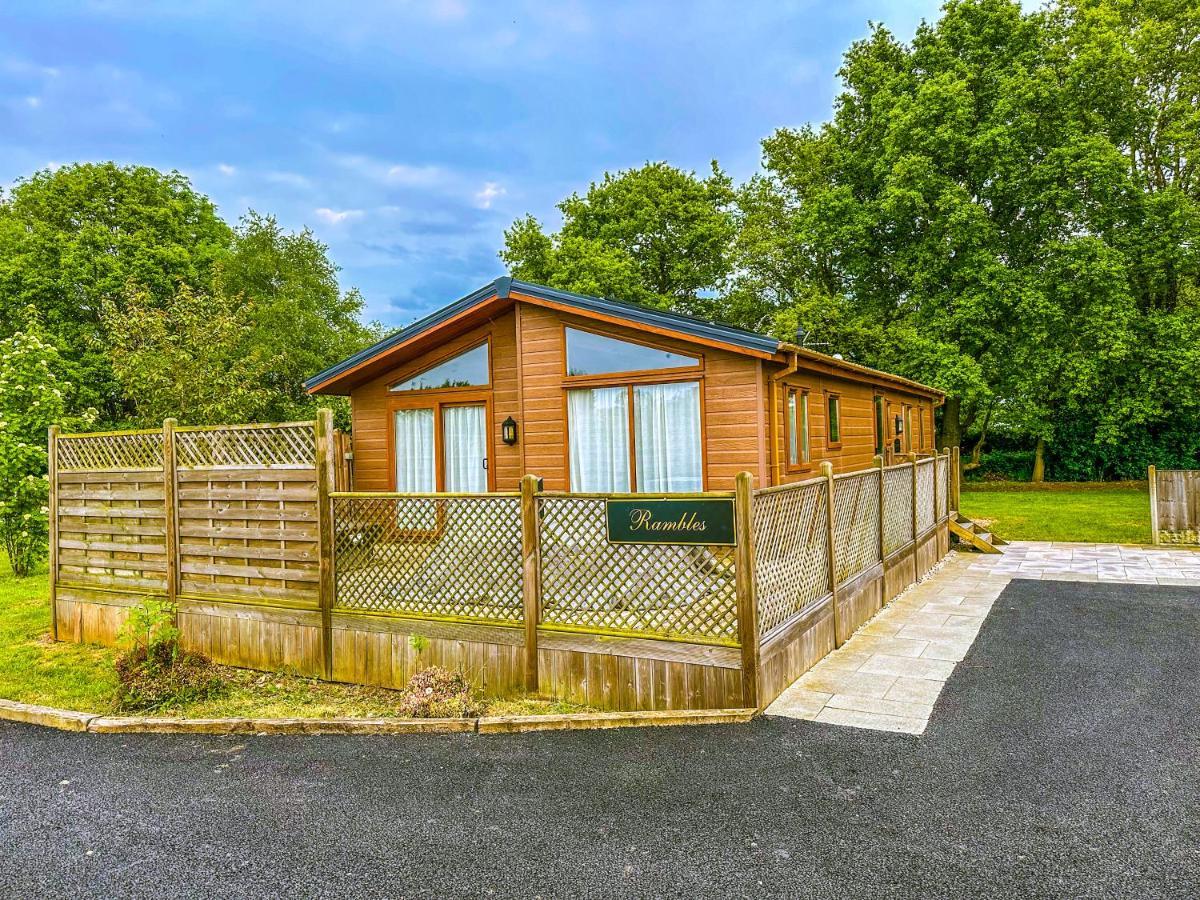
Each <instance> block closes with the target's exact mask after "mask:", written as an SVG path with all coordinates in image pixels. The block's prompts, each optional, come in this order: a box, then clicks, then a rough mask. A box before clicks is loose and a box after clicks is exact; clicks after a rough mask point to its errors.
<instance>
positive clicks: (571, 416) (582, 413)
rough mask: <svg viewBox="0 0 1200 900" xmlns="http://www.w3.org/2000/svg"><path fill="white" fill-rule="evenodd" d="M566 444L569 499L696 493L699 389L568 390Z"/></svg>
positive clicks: (679, 385) (699, 485) (694, 384)
mask: <svg viewBox="0 0 1200 900" xmlns="http://www.w3.org/2000/svg"><path fill="white" fill-rule="evenodd" d="M631 411H632V416H631ZM631 419H632V422H631ZM631 428H632V433H631ZM567 442H568V446H569V450H568V455H569V467H570V479H571V490H573V491H582V492H587V493H590V492H598V493H603V492H613V491H615V492H625V491H629V490H631V485H634V487H633V488H632V489H633V490H636V491H649V492H655V493H681V492H689V491H699V490H702V489H703V482H704V478H703V471H702V462H703V456H702V452H701V445H700V382H698V381H682V382H671V383H667V384H638V385H621V386H617V387H602V388H589V389H573V390H569V391H567Z"/></svg>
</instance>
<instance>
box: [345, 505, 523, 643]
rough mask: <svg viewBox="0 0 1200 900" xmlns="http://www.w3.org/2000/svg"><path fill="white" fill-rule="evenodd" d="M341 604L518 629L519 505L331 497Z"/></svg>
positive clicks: (519, 578)
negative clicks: (511, 625) (509, 625)
mask: <svg viewBox="0 0 1200 900" xmlns="http://www.w3.org/2000/svg"><path fill="white" fill-rule="evenodd" d="M333 519H334V547H335V556H334V559H335V569H336V578H335V584H336V588H335V590H336V594H335V597H336V601H335V602H336V605H337V606H338V607H341V608H345V609H362V610H372V611H376V612H389V613H401V614H406V615H418V616H443V617H445V616H451V617H456V618H470V619H486V620H488V621H498V622H520V621H521V620H522V618H523V599H522V593H521V577H522V561H521V501H520V498H519V497H510V496H485V495H480V496H473V497H437V498H435V497H335V498H333Z"/></svg>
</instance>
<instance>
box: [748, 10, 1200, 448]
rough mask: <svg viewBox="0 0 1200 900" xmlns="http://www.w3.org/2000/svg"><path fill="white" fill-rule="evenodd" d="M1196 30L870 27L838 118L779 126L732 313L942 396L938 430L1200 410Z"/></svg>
mask: <svg viewBox="0 0 1200 900" xmlns="http://www.w3.org/2000/svg"><path fill="white" fill-rule="evenodd" d="M1198 37H1200V13H1197V10H1196V8H1195V6H1194V4H1191V5H1189V4H1187V3H1183V2H1179V0H1158V2H1151V3H1142V4H1133V3H1129V2H1126V0H1078V2H1074V3H1067V4H1063V5H1061V6H1057V7H1052V8H1050V9H1048V10H1044V11H1042V10H1039V11H1034V12H1030V13H1025V12H1023V11H1022V9H1021V7H1020V6H1019V5H1018V4H1017V3H1015V2H1011V0H952V2H949V3H947V4H946V6H945V7H944V9H943V15H942V17H941V19H940V20H939V21H938V22H936V23H934V24H926V25H922V26H921V27H920V28H919V29H918V31H917V34H916V36H915V38H914V40H913V41H912V43H911V45H904V44H902V43H900V42H898V41H897V40H895V38H893V37H892V35H891V34H890V33H888V32H887V30H886V29H884V28H883V27H881V26H877V27H875V28H874V29H873V31H872V34H871V35H870V36H869V37H868V38H867V39H865V40H863V41H859V42H857V43H855V44H854V45H853V46H852V47H851V48H850V49H849V50H848V51H847V53H846V55H845V58H844V62H843V66H842V68H841V71H840V76H841V78H842V82H843V91H842V93H841V94H840V96H839V97H838V100H837V103H836V108H835V114H834V117H833V119H832V121H831V122H829V123H827V124H826V125H824V126H822V127H821V128H819V129H815V128H811V127H806V128H801V129H794V130H793V129H784V130H781V131H778V132H776V133H775V134H774V135H772V136H771V137H769V138H768V139H767V140H766V141H764V143H763V150H764V171H763V172H762V173H761V174H760V175H759V176H757V177H755V178H754V179H752V180H751V181H750V183H749V184H747V185H746V186H744V187H743V188H742V189H741V190H740V191H739V198H738V199H739V203H738V206H739V211H738V219H739V233H738V238H737V242H736V244H735V266H736V273H737V274H736V276H735V278H734V279H733V284H732V287H731V290H730V293H729V299H730V302H729V304H728V307H727V308H728V309H730V310H732V311H735V312H738V313H739V314H741V315H744V316H747V318H748V319H749V321H745V322H744V324H753V323H754V322H762V321H769V322H772V323H773V327H774V328H775V330H776V332H777V333H778V334H779V336H780V337H785V338H789V339H790V338H792V337H793V336H794V335H795V334H796V333H797V330H799V331H800V332H801V333H802V334H803V335H804V337H805V339H806V340H808V341H809V342H812V343H816V344H817V345H818V346H819V347H820V348H821V349H836V350H839V351H841V352H843V353H844V354H845V355H847V356H849V357H851V358H855V359H858V360H860V361H862V362H866V363H868V364H873V365H877V366H880V367H883V368H889V369H893V370H896V371H898V372H900V373H901V374H905V375H909V376H911V377H915V378H919V379H921V380H924V381H928V382H930V383H933V384H935V385H938V386H940V387H942V388H944V389H945V390H947V392H948V394H949V396H948V399H947V403H946V407H945V412H944V416H943V443H946V442H949V443H959V442H960V440H961V437H962V435H963V432H964V431H966V432H971V431H975V432H976V434H977V435H979V436H980V439H982V436H983V435H984V434H985V433H986V428H987V427H988V423H991V422H993V421H998V422H1000V423H1001V424H1002V425H1003V426H1004V427H1006V428H1010V429H1016V430H1017V431H1018V432H1019V433H1021V434H1023V435H1025V436H1026V437H1027V438H1029V439H1030V440H1031V441H1033V442H1036V443H1037V445H1038V448H1039V455H1042V454H1041V451H1042V450H1045V449H1047V448H1048V449H1049V450H1050V451H1052V452H1057V453H1058V457H1059V458H1061V457H1063V456H1065V455H1067V454H1068V453H1070V452H1072V451H1073V450H1074V449H1075V447H1074V446H1069V445H1068V444H1067V443H1066V442H1064V441H1063V440H1061V439H1060V438H1061V436H1062V435H1065V434H1067V433H1069V434H1070V435H1071V442H1072V444H1074V443H1075V442H1078V441H1079V440H1080V435H1081V433H1082V434H1084V435H1086V438H1085V440H1086V443H1088V444H1089V445H1092V446H1099V445H1101V444H1103V445H1108V446H1112V447H1114V448H1115V447H1117V446H1119V445H1120V444H1121V443H1123V442H1126V441H1128V439H1129V436H1130V435H1131V434H1133V433H1136V431H1137V430H1139V429H1145V428H1150V429H1161V428H1163V427H1164V426H1165V425H1166V424H1167V423H1169V422H1171V421H1173V420H1175V419H1177V418H1178V417H1179V416H1181V415H1184V416H1189V415H1190V416H1194V413H1192V412H1190V410H1193V409H1194V408H1195V407H1196V405H1197V400H1196V396H1197V391H1198V388H1197V385H1196V383H1195V381H1194V379H1193V381H1192V383H1191V384H1190V385H1188V386H1181V385H1179V384H1178V382H1177V381H1172V374H1171V373H1174V372H1175V371H1178V369H1179V368H1180V367H1181V366H1185V365H1190V364H1192V362H1191V361H1192V360H1194V359H1195V349H1194V345H1189V344H1188V341H1189V340H1193V339H1194V336H1195V334H1196V327H1195V325H1194V323H1195V305H1194V301H1192V300H1189V299H1188V298H1194V297H1195V292H1194V290H1193V286H1194V285H1195V284H1196V283H1197V271H1198V268H1197V255H1198V253H1200V234H1198V233H1197V228H1198V224H1200V214H1198V213H1197V210H1198V207H1197V204H1196V191H1197V189H1198V187H1200V185H1198V184H1197V179H1196V177H1195V176H1194V174H1193V171H1192V166H1193V165H1194V161H1195V159H1196V149H1197V148H1196V142H1197V140H1200V129H1198V128H1197V124H1198V122H1200V119H1198V116H1200V112H1198V110H1200V103H1198V101H1200V65H1198V60H1200V39H1198ZM1152 356H1153V357H1155V363H1154V364H1153V365H1152V364H1151V363H1150V358H1151V357H1152ZM1164 363H1165V364H1164ZM1150 370H1154V374H1150ZM1172 389H1174V390H1175V391H1176V392H1177V393H1176V394H1175V395H1174V396H1172V394H1171V391H1172ZM1192 421H1193V422H1194V421H1195V419H1194V418H1193V419H1192ZM1081 423H1082V424H1081ZM1110 458H1111V455H1110Z"/></svg>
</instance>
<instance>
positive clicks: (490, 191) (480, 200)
mask: <svg viewBox="0 0 1200 900" xmlns="http://www.w3.org/2000/svg"><path fill="white" fill-rule="evenodd" d="M507 193H508V191H506V190H505V189H504V187H502V186H501V185H499V184H497V183H496V182H494V181H486V182H484V185H483V187H481V188H480V189H479V190H478V191H476V192H475V205H476V206H478V207H479V208H480V209H491V208H492V203H493V202H494V201H495V200H496V198H497V197H503V196H504V195H505V194H507Z"/></svg>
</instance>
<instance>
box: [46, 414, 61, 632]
mask: <svg viewBox="0 0 1200 900" xmlns="http://www.w3.org/2000/svg"><path fill="white" fill-rule="evenodd" d="M59 430H60V429H59V427H58V426H57V425H51V426H50V428H49V431H48V434H47V440H46V454H47V463H48V469H47V471H48V473H49V475H48V480H49V484H50V490H49V494H48V496H47V498H46V499H47V503H46V505H47V506H48V507H49V513H50V516H49V518H50V560H49V567H50V637H51V639H52V640H55V641H57V640H58V433H59Z"/></svg>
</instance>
